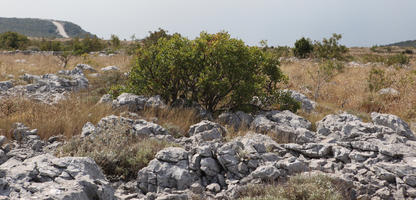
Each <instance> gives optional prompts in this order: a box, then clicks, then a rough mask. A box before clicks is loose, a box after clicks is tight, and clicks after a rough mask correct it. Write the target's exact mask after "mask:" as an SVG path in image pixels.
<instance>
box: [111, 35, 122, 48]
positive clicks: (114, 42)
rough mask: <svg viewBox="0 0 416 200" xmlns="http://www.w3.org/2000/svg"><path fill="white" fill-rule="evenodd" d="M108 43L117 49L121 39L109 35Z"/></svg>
mask: <svg viewBox="0 0 416 200" xmlns="http://www.w3.org/2000/svg"><path fill="white" fill-rule="evenodd" d="M110 45H111V47H112V48H113V49H114V50H117V49H119V48H120V46H121V41H120V39H119V38H118V37H117V36H116V35H111V39H110Z"/></svg>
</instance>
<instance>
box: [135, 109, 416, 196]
mask: <svg viewBox="0 0 416 200" xmlns="http://www.w3.org/2000/svg"><path fill="white" fill-rule="evenodd" d="M372 119H373V122H372V123H364V122H362V120H361V119H359V118H358V117H356V116H353V115H350V114H346V113H344V114H339V115H328V116H326V117H325V118H324V119H323V120H321V121H320V122H319V123H318V129H317V133H314V132H312V131H311V134H312V135H314V137H313V140H312V141H304V142H298V143H297V144H296V143H288V144H278V143H276V142H275V141H273V140H272V139H271V138H270V137H268V136H265V135H261V134H255V133H249V134H247V135H245V136H242V137H238V138H235V139H233V140H232V141H230V142H225V141H224V140H222V137H220V135H219V134H215V135H216V136H217V137H216V138H215V140H207V141H203V142H200V143H197V145H195V144H196V143H192V145H186V144H185V146H184V148H178V147H176V148H167V149H164V150H162V151H160V152H159V153H158V155H157V156H156V158H155V159H154V160H152V161H151V163H150V164H149V165H148V166H147V167H146V168H143V169H142V170H140V171H139V172H138V179H137V184H138V187H139V189H140V190H141V192H142V193H143V194H142V195H146V196H147V197H149V196H152V195H153V196H154V195H156V196H159V197H161V196H166V193H168V194H181V195H185V196H187V197H189V198H190V196H189V195H191V194H192V195H195V193H197V194H198V195H199V196H200V198H205V199H209V198H212V199H223V198H231V199H234V198H237V197H238V196H239V192H238V191H239V190H241V189H242V188H244V185H246V184H248V183H261V182H268V181H282V180H285V179H287V178H288V177H290V176H291V175H294V174H297V173H302V172H315V171H316V172H317V171H319V172H320V173H325V174H328V175H329V176H331V177H335V178H337V179H339V180H341V181H343V182H345V184H346V185H350V186H351V187H352V191H351V193H350V194H349V195H351V198H353V199H355V198H364V199H365V198H371V199H413V198H415V197H416V194H415V192H414V191H415V186H416V184H415V172H416V165H415V164H416V163H415V162H416V153H415V152H416V151H415V150H416V141H415V139H414V135H413V133H412V132H411V131H410V129H409V128H408V126H407V124H406V123H405V122H403V121H402V120H401V119H399V118H398V117H397V116H393V115H387V114H379V113H373V114H372ZM260 122H262V123H260ZM264 122H267V123H264ZM207 123H208V122H201V124H199V125H195V126H194V128H192V129H191V131H192V132H194V130H197V129H198V128H195V127H201V130H202V131H201V132H207V131H208V132H216V131H215V130H217V129H218V127H217V126H216V125H212V124H211V125H205V124H207ZM252 124H255V125H256V124H258V126H257V127H258V128H260V130H261V128H264V129H268V130H273V129H276V127H279V128H278V129H281V128H280V127H285V126H286V127H287V128H288V129H289V128H290V129H292V131H293V130H296V129H306V128H310V123H309V122H307V121H306V120H304V119H302V118H299V117H296V116H294V114H293V113H292V114H289V113H288V112H287V111H286V112H277V111H273V112H270V113H266V114H264V115H260V116H256V118H255V119H254V121H253V122H252ZM259 124H261V125H262V126H260V125H259ZM265 124H266V125H265ZM174 191H175V192H174Z"/></svg>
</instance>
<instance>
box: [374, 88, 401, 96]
mask: <svg viewBox="0 0 416 200" xmlns="http://www.w3.org/2000/svg"><path fill="white" fill-rule="evenodd" d="M377 93H378V94H379V95H391V96H398V95H400V92H399V91H397V90H396V89H394V88H383V89H380V90H379V91H378V92H377Z"/></svg>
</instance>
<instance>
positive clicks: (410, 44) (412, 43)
mask: <svg viewBox="0 0 416 200" xmlns="http://www.w3.org/2000/svg"><path fill="white" fill-rule="evenodd" d="M386 46H399V47H416V40H407V41H403V42H397V43H393V44H388V45H386Z"/></svg>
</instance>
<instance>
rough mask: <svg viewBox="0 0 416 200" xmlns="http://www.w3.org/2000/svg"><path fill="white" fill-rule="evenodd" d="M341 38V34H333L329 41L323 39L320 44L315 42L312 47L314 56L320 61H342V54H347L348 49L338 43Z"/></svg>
mask: <svg viewBox="0 0 416 200" xmlns="http://www.w3.org/2000/svg"><path fill="white" fill-rule="evenodd" d="M341 38H342V35H341V34H336V33H334V34H332V37H331V38H329V39H327V38H324V39H323V40H322V42H319V41H316V42H315V45H314V46H315V48H314V54H315V56H316V57H318V58H322V59H338V60H342V59H343V58H344V57H343V56H344V54H345V53H347V52H348V49H347V47H346V46H344V45H340V44H339V43H338V42H339V40H341Z"/></svg>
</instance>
